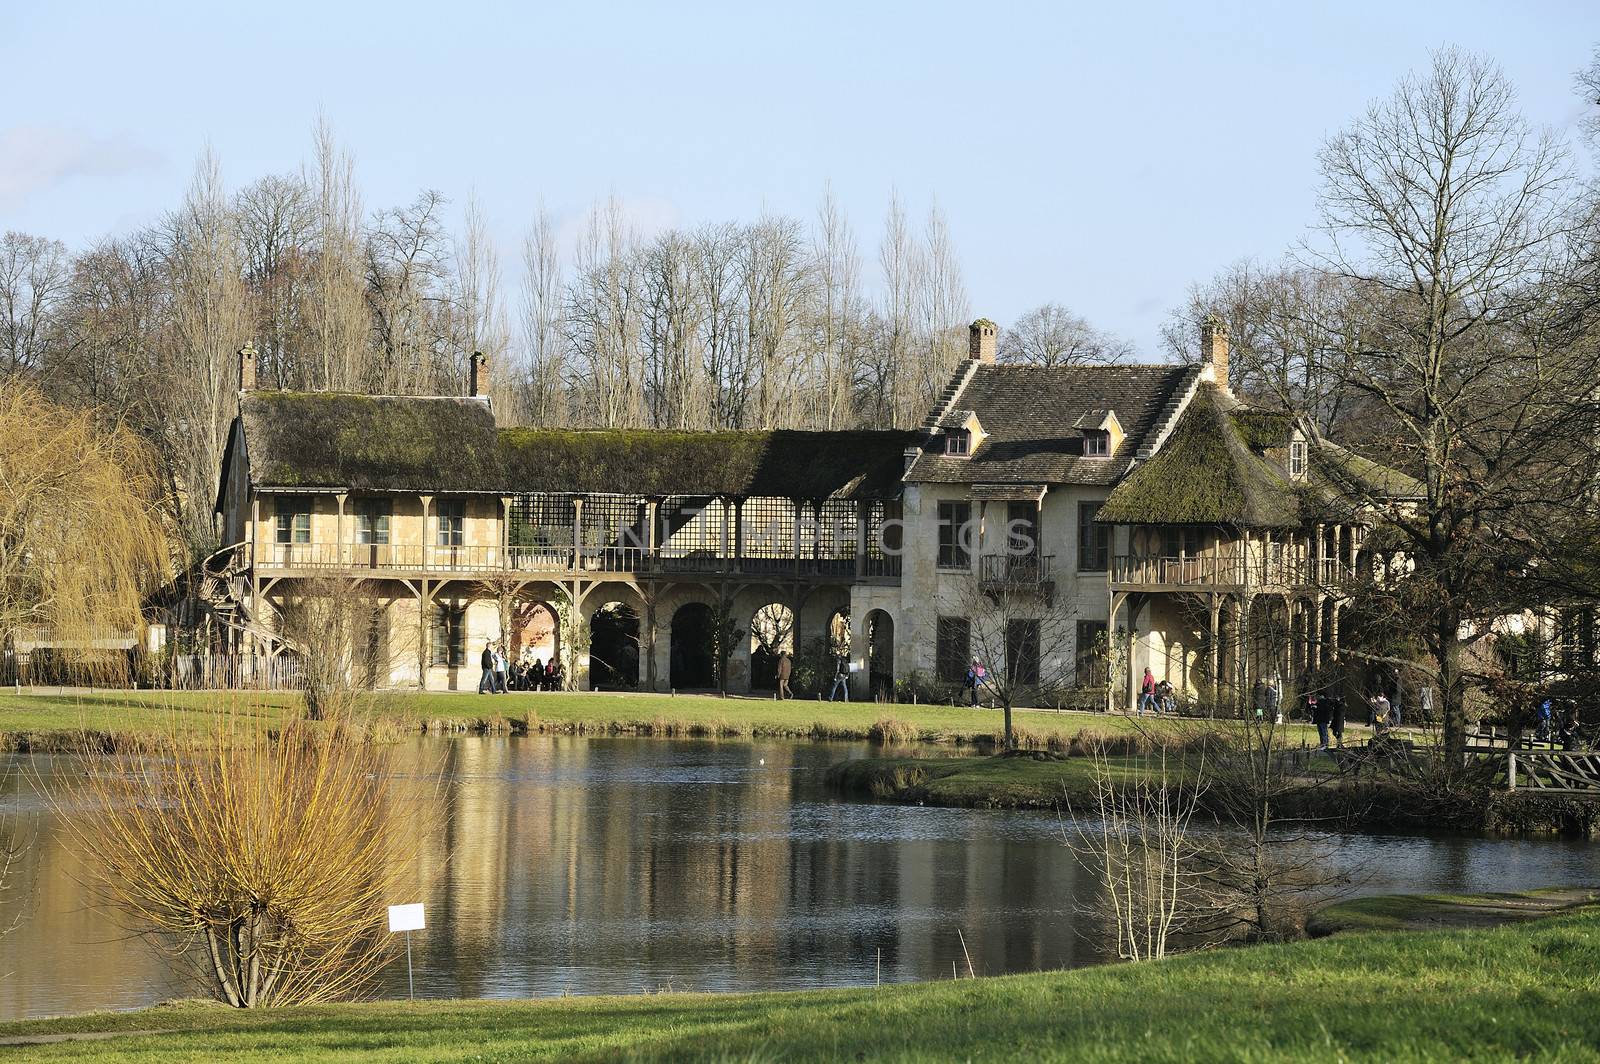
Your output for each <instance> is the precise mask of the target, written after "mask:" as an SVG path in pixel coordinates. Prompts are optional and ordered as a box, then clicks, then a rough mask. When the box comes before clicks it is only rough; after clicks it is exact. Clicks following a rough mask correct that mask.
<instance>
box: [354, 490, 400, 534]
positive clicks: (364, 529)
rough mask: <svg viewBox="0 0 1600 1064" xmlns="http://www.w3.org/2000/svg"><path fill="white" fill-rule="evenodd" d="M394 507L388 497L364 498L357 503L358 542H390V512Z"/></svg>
mask: <svg viewBox="0 0 1600 1064" xmlns="http://www.w3.org/2000/svg"><path fill="white" fill-rule="evenodd" d="M392 509H393V507H392V506H390V504H389V500H388V499H363V500H362V501H361V502H359V503H357V504H356V542H357V543H387V542H389V513H390V511H391V510H392Z"/></svg>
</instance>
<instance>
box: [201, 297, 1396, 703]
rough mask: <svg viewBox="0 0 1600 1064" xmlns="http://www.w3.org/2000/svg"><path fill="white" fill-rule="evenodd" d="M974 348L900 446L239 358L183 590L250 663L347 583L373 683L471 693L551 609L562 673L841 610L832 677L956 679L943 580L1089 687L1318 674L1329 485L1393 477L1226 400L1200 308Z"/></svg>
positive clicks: (1340, 566) (950, 599) (1340, 557)
mask: <svg viewBox="0 0 1600 1064" xmlns="http://www.w3.org/2000/svg"><path fill="white" fill-rule="evenodd" d="M995 339H996V337H995V327H994V326H993V324H992V323H989V322H986V321H979V322H975V323H974V324H973V327H972V338H971V349H970V358H969V359H967V360H966V361H964V362H963V364H962V365H961V366H960V367H959V368H958V369H957V371H956V373H955V374H954V376H953V378H952V380H951V382H950V384H949V386H948V387H947V388H946V389H945V391H944V393H943V394H942V395H941V397H940V399H939V403H938V405H937V407H936V408H935V409H934V410H932V411H931V412H930V414H929V417H928V419H927V421H926V422H925V424H924V426H923V427H922V429H920V430H918V431H915V432H889V431H870V432H781V431H780V432H715V433H686V432H656V431H557V430H539V429H498V428H497V427H496V425H495V422H494V417H493V413H492V411H491V409H490V407H489V403H488V400H487V399H486V398H483V396H484V395H485V393H486V392H487V387H486V384H487V382H486V380H485V379H484V377H483V374H484V373H485V372H486V366H485V365H484V363H483V362H482V359H481V356H480V357H477V358H475V360H474V373H473V386H472V389H471V391H472V393H473V394H472V395H471V396H468V397H466V398H410V397H406V398H401V397H369V396H355V395H339V394H301V393H285V392H260V391H256V390H255V389H254V388H253V383H254V367H253V361H254V353H253V352H252V351H250V350H249V349H248V348H247V349H246V350H245V351H244V352H243V353H242V354H241V379H242V384H243V385H244V387H243V390H242V392H241V400H240V415H239V418H238V419H237V421H236V422H235V425H234V428H233V432H232V435H231V436H230V441H229V446H228V452H227V455H226V457H225V460H224V468H223V478H222V485H221V490H220V492H219V496H218V510H219V512H220V513H221V515H222V531H223V534H224V536H225V537H226V542H229V543H233V544H237V547H236V549H235V550H234V551H233V553H232V555H231V558H230V560H229V562H228V566H227V569H226V571H225V572H223V573H221V574H219V575H220V577H221V578H220V579H218V580H214V581H212V582H211V583H210V584H209V585H208V586H211V587H214V588H218V589H222V590H223V591H225V592H226V593H224V594H219V595H218V597H217V605H218V607H219V608H220V609H221V610H222V611H223V614H224V616H226V617H228V618H229V619H230V620H231V623H232V629H231V630H232V631H233V632H234V633H236V641H237V643H238V644H239V647H240V649H244V648H246V647H254V648H256V649H258V650H260V651H262V652H264V653H271V652H273V651H274V650H275V649H276V648H281V642H280V641H279V639H278V637H277V636H276V634H275V633H276V632H277V631H279V618H280V616H281V615H282V613H283V611H284V610H285V609H288V608H292V605H293V602H294V599H295V596H296V595H297V594H299V593H301V591H303V590H304V589H305V588H307V587H308V584H307V581H308V580H311V579H314V578H317V577H327V576H332V577H336V578H337V580H339V581H351V580H356V579H359V580H360V581H362V583H361V588H362V591H361V594H362V595H363V596H364V598H365V599H366V600H368V601H371V602H373V603H375V604H377V605H378V606H379V607H380V608H378V609H377V610H376V614H375V616H376V617H377V621H376V622H375V625H374V627H375V628H376V629H381V631H379V632H378V633H377V634H375V635H374V636H373V637H372V638H371V640H370V646H371V647H372V648H377V649H381V650H383V651H385V652H387V653H388V655H389V657H390V664H389V665H388V667H387V669H386V670H383V671H384V674H385V675H386V677H387V682H388V683H390V684H394V685H405V684H416V683H418V682H419V680H420V681H421V682H422V683H423V684H425V685H426V686H428V687H430V688H460V687H470V686H472V685H473V684H475V683H476V682H477V669H476V659H477V652H478V651H479V650H481V649H482V646H483V644H484V642H485V641H486V640H489V639H493V638H497V637H498V636H499V635H500V629H501V621H500V616H501V612H500V606H501V604H502V603H505V602H510V603H513V604H518V605H517V608H518V609H521V610H522V612H523V614H526V613H527V611H528V609H529V605H528V604H530V603H542V604H545V607H546V609H548V611H549V613H548V618H549V621H548V622H547V623H553V621H554V617H555V616H556V614H557V613H560V614H563V615H565V616H566V617H567V618H568V621H567V622H566V623H563V624H560V625H557V626H556V628H557V630H556V631H555V633H554V635H553V641H555V642H559V641H561V640H562V639H568V640H573V641H574V646H573V647H571V648H567V650H568V652H569V653H570V652H574V651H575V652H576V654H575V658H574V660H575V665H576V667H575V669H574V679H575V680H577V682H579V683H584V682H586V681H587V679H588V678H591V677H592V678H594V679H595V680H596V682H602V681H603V682H604V683H605V684H607V685H609V686H628V685H633V684H638V685H641V686H649V685H653V686H654V687H656V688H658V689H664V688H666V687H668V686H669V685H670V686H672V687H709V686H713V685H715V684H716V683H717V676H716V660H715V659H716V657H717V656H718V653H717V651H715V650H714V649H713V648H714V647H719V646H722V645H724V642H725V643H726V648H727V653H728V658H729V662H728V668H727V678H726V684H727V686H728V687H729V688H730V689H733V690H743V689H745V687H746V686H748V684H749V683H750V682H751V680H752V679H753V678H759V674H760V672H761V671H762V670H763V668H764V667H765V662H764V656H769V655H770V654H771V653H773V652H774V651H776V650H778V649H787V648H788V647H791V646H792V647H794V648H795V649H796V652H797V653H798V654H800V655H801V656H806V655H808V654H810V653H811V652H812V651H813V650H815V649H817V648H818V647H819V646H820V645H821V644H823V643H825V642H826V641H827V639H826V634H827V633H828V632H829V631H830V630H838V629H839V628H840V627H841V625H840V622H838V621H837V620H836V619H837V618H839V617H848V618H849V622H848V627H847V629H845V630H847V631H848V633H849V637H850V657H851V659H852V667H853V669H854V670H855V671H854V672H853V678H854V684H855V688H856V691H857V693H858V694H864V693H866V691H867V689H868V687H869V685H872V686H879V685H883V684H887V683H889V682H891V681H892V680H893V679H894V678H895V677H897V676H898V677H900V678H904V677H905V676H907V675H908V674H909V673H910V672H911V671H913V670H916V671H920V672H922V673H925V674H929V675H933V674H941V675H944V676H946V677H949V678H955V676H956V675H957V674H958V673H959V672H960V671H961V670H962V669H964V663H965V661H966V660H967V655H968V653H969V651H970V644H969V639H970V635H969V634H968V633H967V632H966V631H965V629H964V628H963V623H964V621H965V618H963V617H961V616H960V615H959V613H958V612H957V611H956V610H955V608H954V607H953V606H952V603H954V602H956V601H958V599H959V593H960V592H961V591H963V590H964V589H968V588H978V589H985V590H986V591H987V592H989V593H999V592H1000V591H1002V590H1004V591H1008V592H1009V591H1014V590H1016V589H1018V588H1021V589H1023V590H1024V591H1028V592H1032V593H1033V594H1034V598H1033V599H1032V600H1031V601H1034V602H1036V607H1034V608H1036V609H1037V610H1038V611H1039V613H1040V614H1041V615H1047V614H1053V615H1056V616H1058V617H1070V618H1072V621H1073V623H1072V624H1071V625H1070V626H1067V630H1070V632H1071V634H1072V636H1073V638H1070V639H1068V640H1066V641H1065V643H1064V644H1058V645H1053V646H1050V647H1044V648H1041V647H1040V646H1039V644H1038V640H1037V638H1035V639H1034V640H1033V642H1032V643H1031V644H1030V643H1029V641H1028V640H1027V638H1019V640H1018V642H1017V647H1018V648H1019V649H1018V650H1017V651H1016V653H1017V654H1018V655H1025V654H1029V653H1031V654H1034V655H1039V654H1044V655H1053V656H1054V657H1056V658H1058V659H1067V660H1068V661H1069V662H1070V663H1075V664H1076V665H1077V666H1078V675H1079V677H1080V678H1081V679H1082V680H1083V681H1084V682H1086V683H1095V684H1098V683H1103V682H1104V664H1105V662H1106V661H1107V660H1111V661H1119V662H1121V663H1122V664H1123V665H1124V667H1123V668H1122V669H1121V671H1120V675H1121V676H1122V677H1124V678H1127V679H1128V680H1130V681H1131V679H1132V677H1133V676H1137V675H1138V674H1139V673H1140V672H1141V671H1142V669H1143V667H1144V666H1146V665H1149V666H1150V667H1151V668H1152V669H1153V671H1154V672H1155V673H1156V674H1157V675H1158V676H1166V677H1169V678H1171V679H1172V680H1173V681H1174V682H1175V683H1177V684H1178V685H1179V686H1180V687H1182V688H1185V689H1189V690H1195V689H1199V688H1201V687H1202V686H1204V685H1205V684H1206V683H1207V682H1208V681H1209V680H1210V679H1212V678H1215V679H1216V680H1217V681H1218V682H1219V683H1221V684H1223V685H1228V684H1232V683H1236V682H1239V681H1240V680H1242V679H1245V678H1246V677H1251V676H1254V675H1259V674H1263V673H1267V672H1272V673H1278V674H1281V675H1288V674H1293V673H1296V672H1301V671H1304V670H1308V669H1313V668H1315V667H1316V666H1317V665H1318V664H1319V663H1320V662H1321V661H1322V660H1323V658H1324V656H1325V655H1326V654H1327V652H1328V650H1329V649H1330V648H1332V647H1334V646H1336V644H1337V639H1338V623H1339V606H1340V603H1341V600H1342V593H1341V588H1342V587H1343V586H1344V584H1345V582H1346V581H1347V580H1348V579H1349V578H1350V576H1351V574H1352V573H1353V572H1354V571H1355V570H1356V568H1357V566H1358V561H1359V558H1360V553H1361V550H1362V543H1363V538H1364V534H1365V529H1366V528H1367V527H1368V526H1369V524H1370V523H1371V515H1370V512H1369V511H1368V510H1367V509H1364V508H1363V507H1361V506H1358V505H1356V504H1354V503H1345V502H1342V501H1341V500H1345V499H1354V498H1366V499H1371V498H1374V497H1381V498H1403V497H1405V496H1407V495H1409V494H1411V493H1413V492H1414V491H1415V485H1413V484H1412V483H1411V482H1409V481H1408V480H1407V479H1406V478H1404V477H1401V476H1399V475H1398V474H1395V473H1393V472H1392V471H1389V470H1385V469H1382V468H1381V467H1378V466H1375V465H1373V464H1371V463H1369V462H1366V461H1365V460H1363V459H1361V458H1358V457H1357V456H1355V455H1353V454H1351V453H1350V452H1348V451H1345V450H1343V449H1341V448H1338V447H1335V446H1334V445H1332V444H1329V443H1327V442H1325V441H1323V440H1321V439H1320V438H1319V437H1317V435H1316V434H1315V432H1314V431H1312V430H1311V429H1310V428H1309V427H1308V426H1307V425H1304V424H1302V423H1301V422H1299V421H1298V420H1296V419H1295V418H1293V417H1292V416H1290V415H1288V414H1283V413H1274V412H1268V411H1262V410H1256V409H1252V408H1249V407H1246V406H1244V405H1243V404H1241V403H1239V402H1238V401H1237V400H1236V399H1235V398H1234V397H1233V396H1232V394H1231V393H1230V392H1229V390H1228V388H1227V384H1226V382H1227V339H1226V335H1225V333H1224V332H1223V331H1222V330H1221V329H1220V328H1219V327H1216V326H1215V325H1208V326H1207V329H1206V331H1205V335H1204V345H1203V346H1204V349H1205V356H1204V360H1203V361H1202V363H1201V364H1200V365H1198V366H1152V365H1127V366H1093V367H1082V366H1070V367H1037V366H1022V365H1001V364H996V362H995ZM316 586H318V587H326V586H327V584H326V583H325V582H323V583H319V584H317V585H316ZM761 618H764V620H761ZM753 620H757V622H758V623H756V624H755V626H754V629H752V621H753ZM524 623H525V622H524ZM1025 623H1026V622H1024V624H1025ZM1263 625H1266V626H1273V625H1276V626H1277V627H1278V629H1280V630H1281V633H1282V634H1281V638H1276V639H1272V640H1269V641H1267V642H1266V643H1262V642H1260V641H1258V640H1252V639H1251V638H1250V633H1252V632H1253V631H1255V630H1257V629H1259V628H1261V627H1262V626H1263ZM517 630H518V629H517V628H516V627H515V626H514V627H513V630H512V632H513V636H515V634H516V632H517ZM1023 636H1024V637H1025V636H1026V633H1025V632H1024V633H1023ZM964 637H965V638H964ZM1108 647H1110V648H1112V649H1111V651H1110V652H1109V653H1108V651H1107V648H1108ZM752 651H754V653H755V655H756V660H757V672H756V674H753V673H752V669H751V662H752ZM1130 662H1131V665H1132V668H1126V667H1125V666H1126V665H1127V664H1128V663H1130ZM994 664H996V665H998V664H999V663H994ZM1058 664H1059V662H1058ZM1063 671H1067V672H1070V671H1071V669H1070V667H1068V668H1066V669H1065V670H1063ZM1119 682H1120V681H1119ZM1119 690H1120V687H1119Z"/></svg>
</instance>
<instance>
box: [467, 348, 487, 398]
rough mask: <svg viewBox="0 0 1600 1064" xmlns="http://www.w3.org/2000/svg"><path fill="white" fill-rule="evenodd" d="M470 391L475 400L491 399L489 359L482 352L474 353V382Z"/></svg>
mask: <svg viewBox="0 0 1600 1064" xmlns="http://www.w3.org/2000/svg"><path fill="white" fill-rule="evenodd" d="M469 391H470V394H471V395H472V396H473V397H474V398H477V399H487V398H489V359H488V358H487V357H486V356H485V355H484V353H483V352H482V351H474V352H472V382H471V385H470V388H469Z"/></svg>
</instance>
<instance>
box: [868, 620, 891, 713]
mask: <svg viewBox="0 0 1600 1064" xmlns="http://www.w3.org/2000/svg"><path fill="white" fill-rule="evenodd" d="M863 624H864V626H865V627H864V630H865V632H866V640H865V642H866V647H865V653H864V654H863V657H864V658H865V662H864V666H865V667H864V670H863V671H865V672H866V674H867V697H868V698H873V699H883V700H884V701H893V699H894V618H893V617H891V616H890V615H889V613H888V611H887V610H869V611H868V612H867V615H866V617H865V618H863Z"/></svg>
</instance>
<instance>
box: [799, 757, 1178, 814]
mask: <svg viewBox="0 0 1600 1064" xmlns="http://www.w3.org/2000/svg"><path fill="white" fill-rule="evenodd" d="M1107 765H1108V766H1109V767H1110V769H1111V771H1112V775H1113V777H1114V778H1118V779H1127V778H1131V777H1133V776H1135V775H1137V774H1139V773H1141V772H1143V771H1144V770H1145V769H1146V768H1147V767H1148V760H1147V759H1145V758H1139V757H1111V758H1107ZM828 781H829V783H830V784H832V785H833V786H834V787H836V788H838V789H839V790H840V791H841V792H843V793H844V794H850V795H855V796H857V797H869V798H887V799H891V800H893V801H897V802H918V803H924V804H927V805H948V806H964V807H968V808H1032V809H1052V808H1055V807H1057V806H1060V805H1062V804H1063V802H1070V803H1072V804H1074V805H1077V804H1078V803H1081V802H1086V801H1092V800H1093V797H1094V763H1093V761H1092V760H1091V759H1090V758H1087V757H1068V758H1065V759H1064V760H1059V761H1056V760H1040V761H1036V760H1033V759H1031V758H1026V757H870V758H859V759H857V760H854V761H843V762H840V763H839V764H837V765H834V766H833V767H832V768H831V769H829V771H828Z"/></svg>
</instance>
